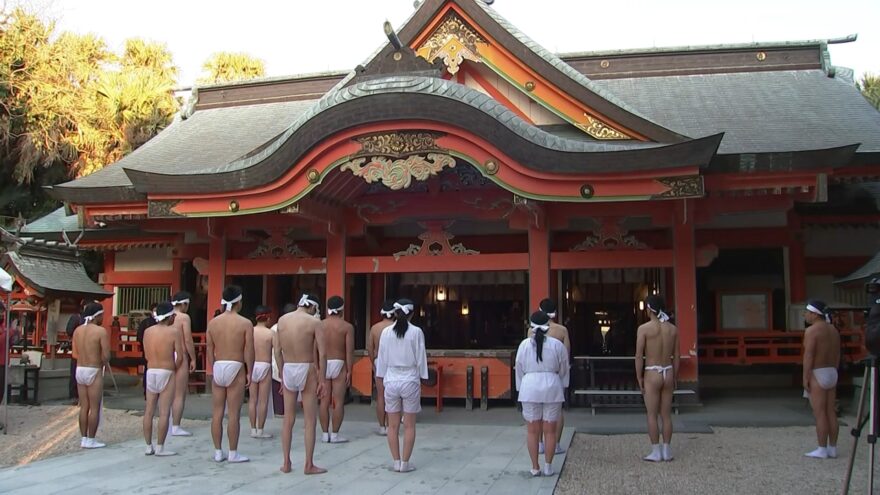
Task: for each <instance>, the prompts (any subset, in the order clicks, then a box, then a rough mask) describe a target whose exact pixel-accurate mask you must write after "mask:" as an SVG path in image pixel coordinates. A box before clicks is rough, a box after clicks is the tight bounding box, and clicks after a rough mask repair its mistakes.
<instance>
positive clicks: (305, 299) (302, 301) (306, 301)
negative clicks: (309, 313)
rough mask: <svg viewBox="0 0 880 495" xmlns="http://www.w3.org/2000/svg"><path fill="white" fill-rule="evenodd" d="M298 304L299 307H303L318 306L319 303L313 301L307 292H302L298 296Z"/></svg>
mask: <svg viewBox="0 0 880 495" xmlns="http://www.w3.org/2000/svg"><path fill="white" fill-rule="evenodd" d="M298 306H299V307H301V308H304V307H306V306H315V307H320V304H318V302H317V301H315V300H314V299H311V298H309V295H308V294H303V295H302V297H301V298H299V304H298Z"/></svg>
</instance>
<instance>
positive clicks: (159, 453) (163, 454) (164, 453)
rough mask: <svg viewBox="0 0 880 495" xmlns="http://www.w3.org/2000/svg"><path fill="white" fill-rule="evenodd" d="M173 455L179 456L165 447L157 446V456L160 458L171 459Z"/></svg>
mask: <svg viewBox="0 0 880 495" xmlns="http://www.w3.org/2000/svg"><path fill="white" fill-rule="evenodd" d="M172 455H177V452H171V451H170V450H165V446H164V445H157V446H156V456H158V457H169V456H172Z"/></svg>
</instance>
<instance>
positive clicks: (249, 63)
mask: <svg viewBox="0 0 880 495" xmlns="http://www.w3.org/2000/svg"><path fill="white" fill-rule="evenodd" d="M202 69H203V70H204V71H205V72H207V75H206V76H205V77H202V78H201V79H199V82H200V83H206V84H217V83H224V82H230V81H245V80H248V79H255V78H258V77H263V76H265V75H266V65H265V64H264V63H263V61H262V60H260V59H258V58H254V57H252V56H250V55H248V54H246V53H230V52H217V53H215V54H213V55H211V56H210V57H208V60H206V61H205V63H204V65H202Z"/></svg>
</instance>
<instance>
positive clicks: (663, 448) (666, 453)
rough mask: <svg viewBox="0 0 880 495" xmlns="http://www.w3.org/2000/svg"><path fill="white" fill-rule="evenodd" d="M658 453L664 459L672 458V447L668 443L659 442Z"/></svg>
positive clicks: (669, 459)
mask: <svg viewBox="0 0 880 495" xmlns="http://www.w3.org/2000/svg"><path fill="white" fill-rule="evenodd" d="M660 453H661V454H662V457H663V460H664V461H671V460H672V448H671V447H670V446H669V444H668V443H664V444H660Z"/></svg>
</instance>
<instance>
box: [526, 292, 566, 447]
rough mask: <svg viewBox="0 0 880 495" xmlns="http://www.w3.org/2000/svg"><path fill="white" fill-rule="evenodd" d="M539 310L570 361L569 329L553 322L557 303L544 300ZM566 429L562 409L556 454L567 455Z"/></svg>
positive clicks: (540, 444)
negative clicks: (564, 444)
mask: <svg viewBox="0 0 880 495" xmlns="http://www.w3.org/2000/svg"><path fill="white" fill-rule="evenodd" d="M538 309H539V310H540V311H543V312H544V314H546V315H547V317H548V318H550V322H549V325H550V330H548V331H547V336H548V337H553V338H554V339H556V340H558V341H560V342H562V345H563V346H565V352H566V355H565V357H566V359H568V358H569V356H571V340H569V338H568V329H567V328H565V327H564V326H562V325H560V324H559V323H556V322H555V321H553V320H554V319H556V312H557V307H556V301H554V300H553V299H550V298H547V299H544V300H543V301H541V303H540V304H539V305H538ZM531 333H532V335H534V330H532V331H531ZM567 385H568V384H567V383H566V386H567ZM563 395H564V396H565V397H568V388H567V387H566V389H564V390H563ZM564 427H565V414H564V411H563V410H562V409H560V410H559V421H558V424H557V425H556V452H555V453H556V454H564V453H565V448H563V447H562V445H561V444H560V441H561V440H562V429H563V428H564ZM540 435H541V441H540V442H538V453H539V454H543V453H544V430H541V431H540Z"/></svg>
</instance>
